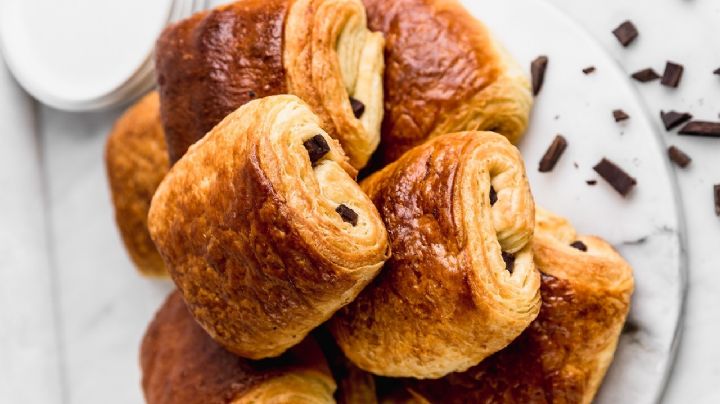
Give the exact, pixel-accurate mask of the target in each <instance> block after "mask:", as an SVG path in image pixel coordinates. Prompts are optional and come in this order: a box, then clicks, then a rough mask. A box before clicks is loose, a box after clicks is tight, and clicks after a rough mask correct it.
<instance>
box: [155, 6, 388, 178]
mask: <svg viewBox="0 0 720 404" xmlns="http://www.w3.org/2000/svg"><path fill="white" fill-rule="evenodd" d="M383 44H384V40H383V36H382V34H380V33H373V32H370V31H369V30H368V29H367V25H366V14H365V8H364V7H363V4H362V2H361V1H360V0H239V1H236V2H234V3H231V4H229V5H225V6H222V7H219V8H216V9H214V10H212V11H208V12H202V13H199V14H196V15H195V16H193V17H191V18H189V19H187V20H184V21H182V22H180V23H178V24H175V25H172V26H170V27H169V28H167V29H166V30H165V31H164V32H163V34H162V35H161V37H160V39H159V40H158V42H157V51H156V52H157V53H156V54H157V56H156V65H157V77H158V85H159V88H160V98H161V104H162V118H163V123H164V126H165V130H166V135H167V142H168V147H169V152H170V159H171V162H175V161H177V160H178V159H179V158H180V156H182V155H183V154H184V153H185V151H186V150H187V148H188V147H189V146H190V145H191V144H193V143H195V142H196V141H197V140H198V139H200V138H202V137H203V136H205V134H206V133H207V132H208V131H210V129H212V128H213V126H215V125H216V124H217V123H218V122H220V121H221V120H222V119H223V118H225V116H226V115H227V114H229V113H231V112H232V111H234V110H235V109H237V108H238V107H239V106H241V105H243V104H245V103H247V102H248V101H250V100H253V99H255V98H260V97H265V96H270V95H278V94H294V95H297V96H298V97H300V98H301V99H303V100H304V101H305V102H307V103H308V104H309V105H310V107H311V108H312V110H313V112H314V113H315V114H317V115H318V116H319V117H320V119H321V122H322V125H321V126H322V127H323V129H325V130H326V131H327V133H328V134H329V135H330V136H331V137H333V138H335V139H337V140H339V141H340V144H341V145H342V147H343V149H344V150H345V153H347V155H348V156H349V157H350V163H351V164H352V165H353V166H354V167H355V168H358V169H359V168H361V167H363V166H364V165H365V163H366V162H367V160H368V159H369V157H370V155H371V154H372V153H373V151H374V150H375V148H376V147H377V145H378V143H379V141H380V123H381V121H382V115H383V107H382V97H383V91H382V73H383V69H384V64H383Z"/></svg>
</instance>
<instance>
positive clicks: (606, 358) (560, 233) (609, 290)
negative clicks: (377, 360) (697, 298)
mask: <svg viewBox="0 0 720 404" xmlns="http://www.w3.org/2000/svg"><path fill="white" fill-rule="evenodd" d="M537 218H538V221H537V227H536V232H535V239H534V252H535V264H536V265H537V267H538V269H539V270H540V272H541V274H542V287H541V294H542V308H541V309H540V314H539V315H538V318H537V319H536V320H535V321H534V322H533V323H532V324H531V325H530V327H528V329H527V330H525V332H523V334H522V335H521V336H520V337H519V338H518V339H516V340H515V341H513V343H512V344H510V346H508V347H507V348H505V349H504V350H502V351H500V352H498V353H497V354H495V355H493V356H491V357H490V358H488V359H486V360H485V361H483V362H482V363H480V364H479V365H477V366H475V367H472V368H470V369H469V370H468V371H466V372H462V373H453V374H450V375H448V376H446V377H444V378H442V379H438V380H424V381H417V380H409V379H407V380H405V381H398V382H397V383H396V384H395V385H396V386H400V385H403V384H404V387H403V388H404V389H405V391H406V393H407V394H406V396H407V397H409V399H408V401H399V402H425V403H428V402H430V403H448V404H452V403H508V404H509V403H578V404H589V403H591V402H592V400H593V397H595V394H596V392H597V390H598V388H599V387H600V384H601V382H602V379H603V377H604V375H605V372H606V371H607V369H608V366H609V365H610V362H611V361H612V358H613V354H614V353H615V348H616V346H617V343H618V338H619V336H620V333H621V330H622V327H623V324H624V322H625V318H626V316H627V314H628V311H629V308H630V296H631V294H632V291H633V275H632V269H631V267H630V265H629V264H628V263H627V262H626V261H625V260H624V259H623V258H622V257H621V256H620V255H619V254H618V253H617V252H616V251H615V250H614V249H613V248H612V247H611V246H610V245H609V244H608V243H606V242H605V241H603V240H602V239H600V238H597V237H593V236H578V235H577V234H576V231H575V229H574V228H573V227H572V225H571V224H570V223H569V222H568V221H567V220H565V219H563V218H561V217H559V216H555V215H554V214H551V213H549V212H547V211H544V210H542V209H538V215H537ZM413 400H415V401H413Z"/></svg>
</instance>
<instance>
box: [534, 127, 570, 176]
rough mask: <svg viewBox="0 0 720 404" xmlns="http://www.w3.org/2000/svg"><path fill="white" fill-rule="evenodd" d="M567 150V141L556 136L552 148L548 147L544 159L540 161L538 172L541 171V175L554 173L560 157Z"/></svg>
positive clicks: (560, 136)
mask: <svg viewBox="0 0 720 404" xmlns="http://www.w3.org/2000/svg"><path fill="white" fill-rule="evenodd" d="M565 149H567V140H565V138H564V137H563V136H562V135H557V136H555V139H554V140H553V142H552V144H550V147H548V149H547V151H546V152H545V155H543V157H542V159H541V160H540V166H539V167H538V171H540V172H541V173H547V172H550V171H552V170H553V168H555V165H556V164H557V162H558V160H560V157H561V156H562V155H563V153H564V152H565Z"/></svg>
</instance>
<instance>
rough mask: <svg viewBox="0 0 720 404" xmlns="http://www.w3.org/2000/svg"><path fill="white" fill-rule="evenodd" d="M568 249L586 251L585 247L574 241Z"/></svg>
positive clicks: (580, 242)
mask: <svg viewBox="0 0 720 404" xmlns="http://www.w3.org/2000/svg"><path fill="white" fill-rule="evenodd" d="M570 247H572V248H577V249H578V250H580V251H582V252H585V251H587V246H586V245H585V243H583V242H582V241H580V240H578V241H574V242H573V243H572V244H570Z"/></svg>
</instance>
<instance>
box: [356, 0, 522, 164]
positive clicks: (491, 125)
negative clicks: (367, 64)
mask: <svg viewBox="0 0 720 404" xmlns="http://www.w3.org/2000/svg"><path fill="white" fill-rule="evenodd" d="M363 1H364V3H365V6H366V7H367V13H368V25H369V26H370V28H371V29H372V30H376V31H380V32H383V33H384V34H385V38H386V46H385V64H386V68H385V78H384V88H385V118H384V121H383V125H382V143H381V147H380V148H381V150H382V152H381V153H382V155H383V160H384V161H385V163H389V162H391V161H394V160H396V159H397V158H399V157H400V156H401V155H402V154H403V153H404V152H405V151H407V150H409V149H410V148H412V147H413V146H416V145H418V144H420V143H422V142H424V141H425V140H426V139H428V138H430V137H432V136H436V135H442V134H445V133H452V132H457V131H463V130H489V131H493V132H498V133H500V134H502V135H504V136H506V137H507V138H508V139H509V140H510V141H511V142H512V143H517V142H518V141H519V139H520V138H521V136H522V135H523V134H524V132H525V129H526V128H527V125H528V119H529V114H530V108H531V106H532V95H531V92H530V83H529V81H528V79H527V77H526V75H525V73H524V70H523V69H522V68H520V67H519V66H518V64H517V63H516V62H515V61H514V60H513V59H512V58H511V57H510V56H509V55H508V54H507V52H506V51H505V50H504V49H503V48H502V47H501V46H500V45H499V44H498V43H497V42H496V41H495V40H494V39H493V37H492V35H491V34H490V32H489V31H488V30H487V28H486V27H485V26H484V25H483V24H482V23H480V22H479V21H477V20H476V19H475V18H474V17H472V16H471V15H470V13H469V12H468V11H467V10H465V8H464V7H463V6H462V5H460V4H459V3H458V2H457V1H456V0H363Z"/></svg>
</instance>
